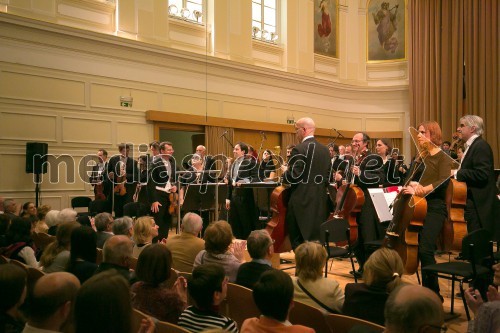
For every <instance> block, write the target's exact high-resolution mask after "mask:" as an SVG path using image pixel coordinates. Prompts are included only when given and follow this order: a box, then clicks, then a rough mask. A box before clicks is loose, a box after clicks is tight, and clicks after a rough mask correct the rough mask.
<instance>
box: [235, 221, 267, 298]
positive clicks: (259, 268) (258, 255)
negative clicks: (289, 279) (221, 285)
mask: <svg viewBox="0 0 500 333" xmlns="http://www.w3.org/2000/svg"><path fill="white" fill-rule="evenodd" d="M247 249H248V253H249V254H250V257H252V261H250V262H246V263H244V264H242V265H241V266H240V268H239V269H238V275H237V276H236V283H237V284H239V285H242V286H244V287H247V288H250V289H253V286H254V284H255V283H256V282H257V280H258V279H259V277H260V275H261V274H262V273H264V272H265V271H268V270H270V269H272V267H271V258H272V256H273V254H274V245H273V240H272V239H271V236H270V235H269V233H268V232H267V231H266V230H265V229H260V230H254V231H252V232H251V233H250V235H249V236H248V239H247Z"/></svg>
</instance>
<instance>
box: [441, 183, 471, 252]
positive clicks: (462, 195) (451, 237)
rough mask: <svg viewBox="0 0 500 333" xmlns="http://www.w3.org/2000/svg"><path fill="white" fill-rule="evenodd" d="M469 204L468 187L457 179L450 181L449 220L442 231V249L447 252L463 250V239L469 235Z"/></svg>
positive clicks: (447, 197)
mask: <svg viewBox="0 0 500 333" xmlns="http://www.w3.org/2000/svg"><path fill="white" fill-rule="evenodd" d="M466 202H467V185H466V184H465V182H459V181H458V180H456V179H450V182H449V184H448V187H447V189H446V209H447V210H448V218H447V219H446V220H445V222H444V224H443V229H442V232H441V233H442V248H443V249H444V250H445V251H449V250H456V251H461V250H462V239H463V238H464V236H465V235H467V222H466V221H465V218H464V209H465V204H466Z"/></svg>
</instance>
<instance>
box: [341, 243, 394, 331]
mask: <svg viewBox="0 0 500 333" xmlns="http://www.w3.org/2000/svg"><path fill="white" fill-rule="evenodd" d="M402 276H403V261H402V260H401V257H400V256H399V255H398V253H397V252H396V251H394V250H391V249H388V248H384V247H383V248H381V249H378V250H377V251H375V252H373V254H372V255H371V256H370V257H369V258H368V260H367V261H366V263H365V266H364V270H363V280H364V283H348V284H347V285H346V286H345V300H344V306H343V308H342V314H345V315H347V316H351V317H356V318H360V319H364V320H368V321H371V322H373V323H376V324H379V325H382V326H383V325H384V321H385V319H384V306H385V302H386V301H387V298H388V297H389V294H390V293H391V292H392V291H393V290H394V289H395V288H396V287H397V286H399V285H400V284H401V283H402V280H401V277H402ZM366 304H370V306H369V307H366V306H365V305H366Z"/></svg>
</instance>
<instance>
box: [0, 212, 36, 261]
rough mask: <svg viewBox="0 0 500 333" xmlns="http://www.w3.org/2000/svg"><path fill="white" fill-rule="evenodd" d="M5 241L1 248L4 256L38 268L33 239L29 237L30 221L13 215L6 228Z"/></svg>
mask: <svg viewBox="0 0 500 333" xmlns="http://www.w3.org/2000/svg"><path fill="white" fill-rule="evenodd" d="M7 243H8V244H9V246H7V247H6V248H4V249H3V251H2V253H1V254H3V255H4V256H5V257H7V258H10V259H15V260H18V261H20V262H22V263H25V264H26V265H28V266H31V267H35V268H38V261H37V260H36V256H35V250H34V247H33V240H32V239H31V222H30V220H28V219H24V218H21V217H15V218H13V219H12V221H11V223H10V227H9V229H8V230H7Z"/></svg>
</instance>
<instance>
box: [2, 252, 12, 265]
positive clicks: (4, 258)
mask: <svg viewBox="0 0 500 333" xmlns="http://www.w3.org/2000/svg"><path fill="white" fill-rule="evenodd" d="M9 261H10V259H9V258H7V257H5V256H3V255H1V254H0V265H1V264H8V263H9Z"/></svg>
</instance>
